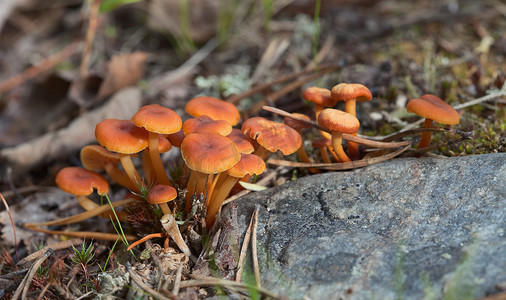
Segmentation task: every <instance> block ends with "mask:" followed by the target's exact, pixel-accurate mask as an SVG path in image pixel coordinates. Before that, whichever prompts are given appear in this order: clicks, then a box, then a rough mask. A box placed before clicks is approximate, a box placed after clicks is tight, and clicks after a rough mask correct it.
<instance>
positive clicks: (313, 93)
mask: <svg viewBox="0 0 506 300" xmlns="http://www.w3.org/2000/svg"><path fill="white" fill-rule="evenodd" d="M302 98H304V99H305V100H307V101H310V102H313V103H316V104H320V105H323V106H325V107H332V106H334V105H336V103H337V101H336V100H334V99H332V96H331V93H330V90H329V89H326V88H321V87H316V86H311V87H308V88H306V89H305V90H304V92H302Z"/></svg>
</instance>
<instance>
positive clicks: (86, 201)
mask: <svg viewBox="0 0 506 300" xmlns="http://www.w3.org/2000/svg"><path fill="white" fill-rule="evenodd" d="M76 199H77V202H79V205H81V207H82V208H84V210H86V211H90V210H94V209H96V208H99V207H100V205H98V204H97V203H95V202H93V201H91V199H90V198H88V197H87V196H83V195H76ZM116 215H117V216H118V219H119V220H120V221H125V220H126V215H125V213H124V212H120V211H117V212H116ZM99 216H101V217H102V218H106V219H109V217H113V218H114V213H113V212H112V211H107V212H104V213H101V214H100V215H99Z"/></svg>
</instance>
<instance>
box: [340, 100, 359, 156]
mask: <svg viewBox="0 0 506 300" xmlns="http://www.w3.org/2000/svg"><path fill="white" fill-rule="evenodd" d="M356 106H357V101H356V100H355V99H351V100H348V101H346V102H344V111H345V112H347V113H349V114H351V115H353V116H354V117H356V116H357V111H356ZM352 135H353V136H357V133H353V134H352ZM348 153H349V154H350V156H351V158H352V159H353V160H357V159H358V157H359V151H358V144H357V143H354V142H350V141H348Z"/></svg>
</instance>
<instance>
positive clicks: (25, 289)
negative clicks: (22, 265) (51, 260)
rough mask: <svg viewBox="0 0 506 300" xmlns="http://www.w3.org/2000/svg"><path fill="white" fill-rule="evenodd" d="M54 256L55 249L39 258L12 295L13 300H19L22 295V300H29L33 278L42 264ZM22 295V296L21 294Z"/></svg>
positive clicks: (47, 251) (49, 250)
mask: <svg viewBox="0 0 506 300" xmlns="http://www.w3.org/2000/svg"><path fill="white" fill-rule="evenodd" d="M53 254H54V251H53V249H51V248H49V249H48V250H46V251H45V252H44V254H43V255H42V256H41V257H39V258H38V259H37V260H36V261H35V262H34V263H33V265H32V266H31V267H30V269H29V270H28V273H27V274H26V276H25V278H23V280H22V281H21V283H20V284H19V286H18V288H17V289H16V291H15V292H14V294H13V295H12V298H11V299H12V300H16V299H18V297H19V296H20V295H21V299H27V298H26V296H27V294H28V288H29V287H30V283H31V282H32V279H33V277H34V276H35V274H37V270H38V269H39V267H40V266H41V265H42V263H43V262H44V261H45V260H46V259H47V258H48V257H49V256H51V255H53ZM21 293H22V294H21Z"/></svg>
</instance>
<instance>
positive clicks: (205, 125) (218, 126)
mask: <svg viewBox="0 0 506 300" xmlns="http://www.w3.org/2000/svg"><path fill="white" fill-rule="evenodd" d="M183 131H184V133H185V134H186V135H188V134H190V133H194V132H214V133H217V134H219V135H227V134H229V133H230V132H231V131H232V125H230V123H228V122H227V121H224V120H213V119H211V117H209V116H206V115H202V116H199V117H197V118H194V119H188V120H186V121H184V123H183Z"/></svg>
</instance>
